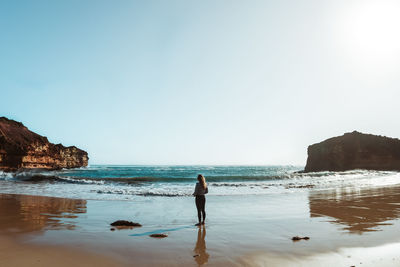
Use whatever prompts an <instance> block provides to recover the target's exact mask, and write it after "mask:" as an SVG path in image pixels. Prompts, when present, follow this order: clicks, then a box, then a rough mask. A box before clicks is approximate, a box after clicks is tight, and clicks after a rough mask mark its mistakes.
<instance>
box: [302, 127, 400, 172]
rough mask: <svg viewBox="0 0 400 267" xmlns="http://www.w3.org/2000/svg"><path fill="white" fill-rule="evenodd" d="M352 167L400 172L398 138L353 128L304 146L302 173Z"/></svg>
mask: <svg viewBox="0 0 400 267" xmlns="http://www.w3.org/2000/svg"><path fill="white" fill-rule="evenodd" d="M353 169H365V170H387V171H400V140H399V139H397V138H390V137H385V136H378V135H372V134H363V133H360V132H357V131H354V132H351V133H345V134H344V135H342V136H338V137H333V138H330V139H327V140H325V141H323V142H321V143H317V144H313V145H311V146H309V147H308V158H307V165H306V167H305V169H304V171H305V172H319V171H346V170H353Z"/></svg>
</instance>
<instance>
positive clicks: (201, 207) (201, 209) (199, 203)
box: [196, 195, 206, 222]
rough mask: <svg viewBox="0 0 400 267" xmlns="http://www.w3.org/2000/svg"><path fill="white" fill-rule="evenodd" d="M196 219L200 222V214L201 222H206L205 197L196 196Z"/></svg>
mask: <svg viewBox="0 0 400 267" xmlns="http://www.w3.org/2000/svg"><path fill="white" fill-rule="evenodd" d="M196 208H197V217H198V218H199V222H201V214H203V222H204V221H205V220H206V210H205V208H206V197H205V196H204V195H201V196H196Z"/></svg>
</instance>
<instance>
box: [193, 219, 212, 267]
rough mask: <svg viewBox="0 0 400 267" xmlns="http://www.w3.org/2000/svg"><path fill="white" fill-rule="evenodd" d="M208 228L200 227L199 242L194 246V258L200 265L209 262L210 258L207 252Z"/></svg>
mask: <svg viewBox="0 0 400 267" xmlns="http://www.w3.org/2000/svg"><path fill="white" fill-rule="evenodd" d="M205 238H206V228H203V227H199V231H198V232H197V242H196V247H195V248H194V252H195V253H196V255H195V256H194V260H195V261H196V262H197V264H198V265H203V264H205V263H207V262H208V258H209V257H210V255H208V253H207V252H206V240H205Z"/></svg>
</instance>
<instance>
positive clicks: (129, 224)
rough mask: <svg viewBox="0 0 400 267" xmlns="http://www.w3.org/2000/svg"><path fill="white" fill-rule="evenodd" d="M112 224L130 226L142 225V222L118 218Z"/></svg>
mask: <svg viewBox="0 0 400 267" xmlns="http://www.w3.org/2000/svg"><path fill="white" fill-rule="evenodd" d="M111 226H128V227H141V226H142V225H141V224H140V223H136V222H131V221H125V220H118V221H115V222H113V223H112V224H111Z"/></svg>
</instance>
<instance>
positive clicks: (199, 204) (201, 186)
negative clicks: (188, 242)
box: [193, 174, 208, 226]
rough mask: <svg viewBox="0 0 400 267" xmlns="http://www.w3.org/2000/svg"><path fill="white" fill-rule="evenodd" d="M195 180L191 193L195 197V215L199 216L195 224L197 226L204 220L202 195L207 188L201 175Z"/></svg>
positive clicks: (204, 200)
mask: <svg viewBox="0 0 400 267" xmlns="http://www.w3.org/2000/svg"><path fill="white" fill-rule="evenodd" d="M197 181H198V182H197V183H196V187H195V189H194V193H193V195H194V196H195V197H196V208H197V217H198V218H199V223H198V224H196V226H199V225H201V224H204V222H205V220H206V210H205V207H206V197H205V196H204V195H205V194H207V193H208V188H207V184H206V179H205V178H204V176H203V175H201V174H199V175H198V176H197ZM201 214H203V221H202V220H201Z"/></svg>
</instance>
